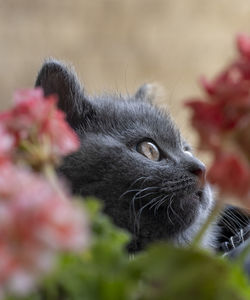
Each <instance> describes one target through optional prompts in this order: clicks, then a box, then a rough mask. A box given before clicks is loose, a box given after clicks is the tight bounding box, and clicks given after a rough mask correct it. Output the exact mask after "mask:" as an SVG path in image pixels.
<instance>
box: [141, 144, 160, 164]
mask: <svg viewBox="0 0 250 300" xmlns="http://www.w3.org/2000/svg"><path fill="white" fill-rule="evenodd" d="M137 151H138V152H139V153H141V154H142V155H144V156H146V157H147V158H148V159H150V160H154V161H158V160H160V151H159V149H158V147H157V146H156V145H155V144H153V143H151V142H149V141H144V142H141V143H139V144H138V145H137Z"/></svg>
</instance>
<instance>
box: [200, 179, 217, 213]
mask: <svg viewBox="0 0 250 300" xmlns="http://www.w3.org/2000/svg"><path fill="white" fill-rule="evenodd" d="M213 203H214V191H213V190H212V187H211V186H210V185H209V184H206V185H205V186H204V189H203V196H202V199H201V204H202V207H203V208H204V209H209V208H211V207H212V205H213Z"/></svg>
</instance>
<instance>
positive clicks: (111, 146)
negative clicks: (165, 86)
mask: <svg viewBox="0 0 250 300" xmlns="http://www.w3.org/2000/svg"><path fill="white" fill-rule="evenodd" d="M36 86H41V87H42V88H43V89H44V92H45V94H46V95H48V94H54V93H56V94H58V96H59V104H58V105H59V108H61V109H62V110H63V111H64V112H65V113H66V116H67V121H68V122H69V124H70V125H71V126H72V128H73V129H74V130H75V131H76V132H77V134H78V136H79V138H80V140H81V148H80V150H79V151H78V152H76V153H74V154H73V155H70V156H68V157H66V159H65V161H64V163H63V165H62V166H61V168H60V171H61V172H62V173H63V174H64V176H66V177H67V178H68V179H69V181H70V183H71V185H72V189H73V192H74V193H76V194H80V195H82V196H89V195H92V196H95V197H97V198H99V199H101V200H102V201H103V202H104V211H105V212H106V213H107V214H108V215H109V216H110V217H111V218H112V220H113V222H114V223H115V224H116V225H117V226H120V227H122V228H125V229H127V230H128V231H130V232H131V234H132V241H131V243H130V244H129V245H128V250H129V251H133V252H135V251H138V250H141V249H144V248H145V247H146V246H147V245H148V244H149V243H151V242H153V241H156V240H170V241H172V242H173V243H175V244H177V245H186V244H189V243H190V242H191V241H192V239H193V237H194V235H195V234H196V232H197V230H198V229H199V228H200V226H201V224H202V223H203V222H204V220H205V218H206V217H207V216H208V214H209V211H210V208H211V206H212V205H213V200H212V195H211V192H210V189H209V186H208V185H207V184H204V177H205V166H204V164H203V163H201V162H200V161H199V160H198V159H197V158H196V157H195V156H193V154H192V152H191V149H190V147H189V146H188V144H187V143H186V142H185V141H184V140H183V138H182V137H181V135H180V132H179V130H178V129H177V128H176V126H175V125H174V123H173V121H172V120H171V118H170V116H169V115H168V114H167V113H166V112H164V111H162V110H161V109H159V108H157V107H156V106H154V105H153V104H152V103H151V102H152V100H153V98H154V93H152V89H151V86H150V85H144V86H142V87H141V88H140V89H139V90H138V91H137V92H136V94H135V95H132V96H125V97H124V96H122V95H117V94H113V95H110V94H104V95H101V96H96V97H90V96H88V95H87V94H86V93H85V90H84V89H82V87H81V84H80V83H79V81H78V79H77V76H76V74H75V73H74V71H72V69H69V68H68V67H66V66H65V65H64V64H62V63H60V62H58V61H55V60H49V61H47V62H45V64H44V65H43V66H42V69H41V70H40V72H39V74H38V77H37V80H36ZM211 236H212V235H211V234H209V233H208V234H207V235H206V236H205V237H204V239H203V242H202V243H203V246H204V247H210V246H211V245H212V237H211Z"/></svg>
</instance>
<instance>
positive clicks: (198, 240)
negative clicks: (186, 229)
mask: <svg viewBox="0 0 250 300" xmlns="http://www.w3.org/2000/svg"><path fill="white" fill-rule="evenodd" d="M222 207H223V204H222V203H221V201H216V202H215V205H214V207H213V209H212V211H211V213H210V215H209V216H208V217H207V219H206V221H205V223H204V224H203V225H202V227H201V228H200V230H199V231H198V233H197V234H196V236H195V237H194V239H193V242H192V243H191V247H192V248H196V247H199V246H200V243H201V240H202V238H203V236H204V234H205V233H206V231H207V230H208V228H209V226H210V225H211V224H212V222H213V221H214V220H215V219H216V217H217V216H218V215H219V213H220V211H221V209H222Z"/></svg>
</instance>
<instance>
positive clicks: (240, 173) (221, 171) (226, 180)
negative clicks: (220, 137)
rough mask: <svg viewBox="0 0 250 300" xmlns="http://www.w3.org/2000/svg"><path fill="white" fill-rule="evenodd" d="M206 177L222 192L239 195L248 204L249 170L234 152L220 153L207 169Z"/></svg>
mask: <svg viewBox="0 0 250 300" xmlns="http://www.w3.org/2000/svg"><path fill="white" fill-rule="evenodd" d="M208 179H209V181H210V182H211V183H212V184H215V185H217V186H219V187H220V189H221V190H223V192H224V193H227V194H233V195H235V196H238V197H241V199H242V200H243V201H242V202H244V201H246V200H248V201H249V203H244V204H245V205H246V206H248V207H249V206H250V194H249V195H248V193H249V186H250V170H249V168H248V166H247V165H246V163H245V162H244V161H242V160H240V159H239V157H238V156H237V155H235V154H227V153H225V152H224V153H220V154H218V155H216V157H215V160H214V162H213V164H212V166H211V167H210V169H209V171H208Z"/></svg>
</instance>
